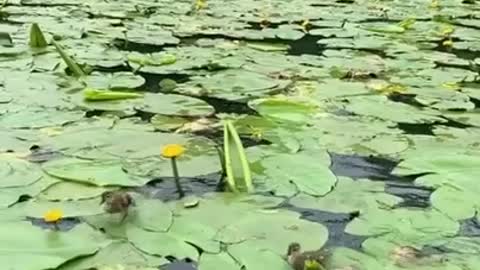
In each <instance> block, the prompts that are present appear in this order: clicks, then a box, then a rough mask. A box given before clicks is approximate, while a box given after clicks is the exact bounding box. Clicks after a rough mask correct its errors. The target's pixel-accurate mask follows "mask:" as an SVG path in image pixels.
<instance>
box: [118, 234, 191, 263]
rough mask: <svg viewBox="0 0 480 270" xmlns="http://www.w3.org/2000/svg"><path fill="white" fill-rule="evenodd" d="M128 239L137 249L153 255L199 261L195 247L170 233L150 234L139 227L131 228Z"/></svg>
mask: <svg viewBox="0 0 480 270" xmlns="http://www.w3.org/2000/svg"><path fill="white" fill-rule="evenodd" d="M127 237H128V240H129V241H130V242H131V243H132V244H133V245H134V246H135V247H136V248H138V249H140V250H142V251H143V252H146V253H148V254H151V255H157V256H163V257H165V256H173V257H175V258H178V259H184V258H190V259H192V260H197V259H198V253H197V250H196V249H195V247H193V246H192V245H189V244H187V243H186V242H184V241H183V240H181V239H179V238H178V237H176V236H175V235H172V234H170V233H164V232H163V233H162V232H149V231H145V230H142V229H140V228H137V227H129V228H128V230H127ZM159 243H161V245H159Z"/></svg>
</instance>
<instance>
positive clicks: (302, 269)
mask: <svg viewBox="0 0 480 270" xmlns="http://www.w3.org/2000/svg"><path fill="white" fill-rule="evenodd" d="M325 256H326V252H325V251H324V250H321V249H319V250H315V251H304V252H302V248H301V246H300V244H299V243H296V242H293V243H291V244H290V245H289V246H288V251H287V260H288V263H289V264H290V265H291V266H292V267H293V269H294V270H325V268H324V267H323V265H322V261H323V260H324V259H325Z"/></svg>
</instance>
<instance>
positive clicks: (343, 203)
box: [290, 177, 402, 213]
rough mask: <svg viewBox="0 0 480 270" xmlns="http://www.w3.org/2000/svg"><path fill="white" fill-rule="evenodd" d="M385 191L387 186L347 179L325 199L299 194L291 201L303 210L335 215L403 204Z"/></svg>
mask: <svg viewBox="0 0 480 270" xmlns="http://www.w3.org/2000/svg"><path fill="white" fill-rule="evenodd" d="M384 191H385V184H384V183H381V182H375V181H369V180H366V179H365V180H357V181H354V180H352V179H350V178H347V177H342V178H340V179H339V180H338V182H337V185H336V186H335V190H334V192H331V193H329V194H327V195H326V196H325V197H319V198H315V197H312V196H308V195H304V194H299V195H297V196H295V197H293V198H292V199H291V200H290V203H291V204H292V205H294V206H297V207H301V208H311V209H322V210H325V211H329V212H335V213H352V212H356V211H360V213H364V212H368V211H371V210H375V209H378V208H385V207H387V208H389V207H393V206H395V205H396V204H398V203H400V202H402V199H401V198H399V197H396V196H393V195H390V194H387V193H385V192H384Z"/></svg>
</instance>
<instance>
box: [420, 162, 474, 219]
mask: <svg viewBox="0 0 480 270" xmlns="http://www.w3.org/2000/svg"><path fill="white" fill-rule="evenodd" d="M475 179H477V177H476V176H474V175H472V176H471V175H470V173H469V171H463V172H461V173H460V174H459V175H458V176H454V177H452V178H450V177H448V176H444V175H443V174H440V175H437V174H431V175H425V176H422V177H420V178H418V179H417V180H416V182H417V183H419V184H422V185H427V186H433V187H435V188H436V189H435V191H434V192H433V193H432V195H431V196H430V201H431V203H432V205H433V206H434V207H435V208H436V209H438V210H439V211H441V212H442V213H444V214H445V215H447V216H449V217H450V218H452V219H455V220H462V219H467V218H470V217H472V216H474V215H475V213H476V212H477V211H478V209H479V208H480V199H479V198H478V196H477V195H476V194H478V192H479V191H478V189H479V187H478V185H477V184H476V183H477V182H476V180H475Z"/></svg>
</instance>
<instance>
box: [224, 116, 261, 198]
mask: <svg viewBox="0 0 480 270" xmlns="http://www.w3.org/2000/svg"><path fill="white" fill-rule="evenodd" d="M223 129H224V131H223V132H224V133H223V136H224V137H223V138H224V155H225V170H226V174H227V182H228V185H229V188H230V189H231V191H233V192H239V191H240V192H249V193H250V192H253V190H254V187H253V184H252V176H251V172H250V165H249V163H248V160H247V157H246V155H245V149H244V148H243V144H242V141H241V140H240V137H239V136H238V133H237V131H236V129H235V127H234V126H233V124H232V122H231V121H229V120H227V121H225V123H224V126H223Z"/></svg>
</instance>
